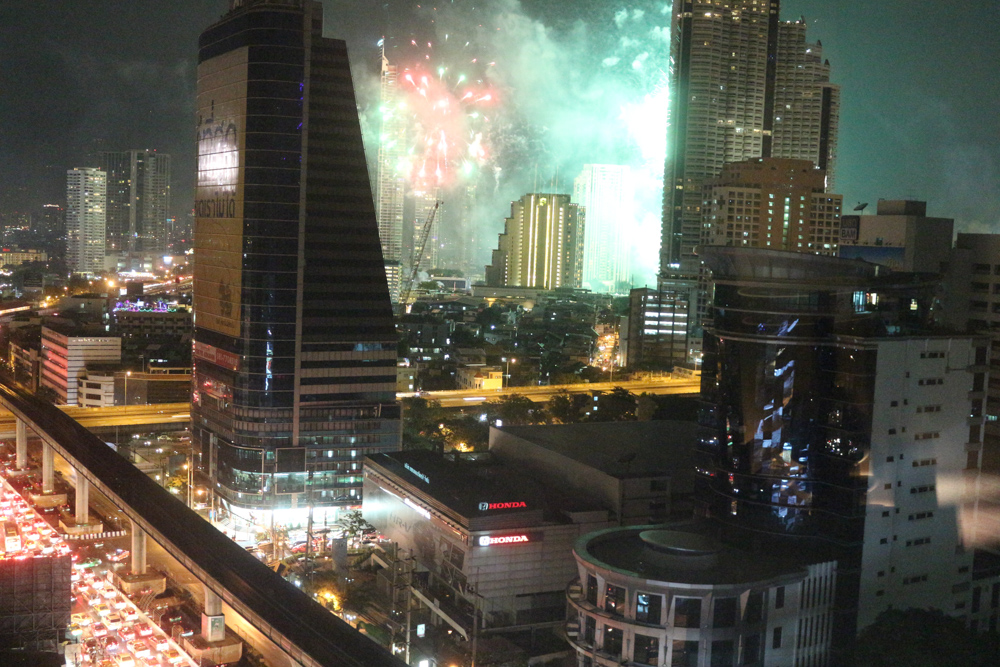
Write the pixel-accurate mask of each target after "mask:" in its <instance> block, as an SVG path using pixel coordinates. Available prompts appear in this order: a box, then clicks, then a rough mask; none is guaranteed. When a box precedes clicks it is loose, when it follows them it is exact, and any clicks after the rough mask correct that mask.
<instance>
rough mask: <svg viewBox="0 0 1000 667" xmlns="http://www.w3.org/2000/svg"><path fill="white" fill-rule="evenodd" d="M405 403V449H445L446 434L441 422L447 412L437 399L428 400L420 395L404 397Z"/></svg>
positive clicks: (403, 401)
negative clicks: (443, 432) (443, 431)
mask: <svg viewBox="0 0 1000 667" xmlns="http://www.w3.org/2000/svg"><path fill="white" fill-rule="evenodd" d="M402 404H403V449H431V450H434V451H442V450H443V449H444V443H445V439H444V435H443V434H442V433H441V424H442V422H443V421H444V417H445V413H444V411H443V410H442V409H441V404H440V403H439V402H437V401H428V400H427V399H426V398H421V397H420V396H412V397H410V398H404V399H403V400H402Z"/></svg>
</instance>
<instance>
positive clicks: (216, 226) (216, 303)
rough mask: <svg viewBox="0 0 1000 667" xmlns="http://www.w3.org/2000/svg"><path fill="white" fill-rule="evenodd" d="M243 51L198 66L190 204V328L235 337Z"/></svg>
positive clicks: (244, 91) (240, 219)
mask: <svg viewBox="0 0 1000 667" xmlns="http://www.w3.org/2000/svg"><path fill="white" fill-rule="evenodd" d="M247 59H248V52H247V48H246V47H243V48H240V49H236V50H234V51H230V52H228V53H225V54H223V55H220V56H216V57H215V58H210V59H209V60H206V61H205V62H203V63H201V64H200V65H198V99H197V118H198V130H197V144H198V176H197V183H196V185H195V202H194V213H195V219H194V257H195V262H194V308H195V318H196V320H195V321H196V324H197V325H198V326H199V327H205V328H206V329H211V330H212V331H217V332H219V333H221V334H225V335H227V336H233V337H239V335H240V319H241V312H240V310H241V309H240V291H241V288H242V267H243V164H242V160H241V156H243V155H244V152H243V151H244V149H245V146H246V133H245V121H246V98H247Z"/></svg>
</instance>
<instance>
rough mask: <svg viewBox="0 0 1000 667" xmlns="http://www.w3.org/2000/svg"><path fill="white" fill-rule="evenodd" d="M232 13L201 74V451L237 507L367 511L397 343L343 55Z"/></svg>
mask: <svg viewBox="0 0 1000 667" xmlns="http://www.w3.org/2000/svg"><path fill="white" fill-rule="evenodd" d="M322 30H323V18H322V6H321V5H320V3H318V2H308V1H306V2H303V1H302V0H285V1H283V2H275V1H273V0H272V1H264V0H247V1H243V0H234V2H233V3H232V7H231V9H230V11H229V13H227V14H226V15H224V16H223V17H222V18H221V19H220V20H219V21H218V22H217V23H215V24H214V25H212V26H210V27H209V28H208V29H207V30H205V32H204V33H202V35H201V38H200V40H199V57H198V63H199V64H198V100H197V104H198V111H197V120H198V125H197V141H198V177H197V189H196V201H195V215H196V218H195V235H194V238H195V274H194V310H195V335H194V373H195V376H194V377H195V379H194V388H193V395H192V420H193V424H192V435H193V438H194V441H195V442H196V443H198V444H200V446H201V451H202V456H203V460H202V464H203V466H204V467H205V468H206V469H207V470H208V471H209V473H210V475H211V477H212V479H213V481H214V482H216V484H215V486H216V491H217V493H218V494H219V495H221V497H222V498H223V499H224V501H227V502H228V503H229V504H230V505H231V506H236V507H243V508H251V509H261V510H267V509H280V508H296V507H306V506H307V505H308V506H319V507H323V506H327V507H330V506H351V505H358V504H359V503H360V496H361V490H360V489H361V470H360V467H361V460H362V458H363V457H364V455H365V454H367V453H370V452H377V451H391V450H395V449H398V446H399V412H398V407H397V404H396V402H395V365H396V362H395V360H396V335H395V329H394V325H393V320H392V311H391V306H390V302H389V292H388V289H387V286H386V278H385V270H384V266H383V260H382V252H381V247H380V244H379V236H378V226H377V222H376V217H375V207H374V202H373V200H372V191H371V186H370V183H369V179H368V171H367V166H366V162H365V155H364V147H363V144H362V139H361V128H360V123H359V121H358V114H357V104H356V101H355V97H354V89H353V85H352V82H351V72H350V67H349V64H348V60H347V49H346V45H345V44H344V42H342V41H339V40H333V39H327V38H324V37H323V36H322Z"/></svg>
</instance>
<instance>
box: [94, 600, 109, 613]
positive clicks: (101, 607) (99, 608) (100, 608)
mask: <svg viewBox="0 0 1000 667" xmlns="http://www.w3.org/2000/svg"><path fill="white" fill-rule="evenodd" d="M94 611H96V612H97V615H98V616H107V615H108V614H110V613H111V607H109V606H108V605H106V604H104V603H103V602H101V603H99V604H95V605H94Z"/></svg>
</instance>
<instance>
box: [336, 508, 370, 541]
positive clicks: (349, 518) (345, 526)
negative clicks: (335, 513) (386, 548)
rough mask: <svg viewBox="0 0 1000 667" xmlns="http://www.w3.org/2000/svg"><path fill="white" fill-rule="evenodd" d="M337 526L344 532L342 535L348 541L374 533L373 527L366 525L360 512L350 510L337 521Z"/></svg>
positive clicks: (366, 522)
mask: <svg viewBox="0 0 1000 667" xmlns="http://www.w3.org/2000/svg"><path fill="white" fill-rule="evenodd" d="M337 525H338V526H340V528H341V529H342V530H343V531H344V535H345V536H346V537H347V538H348V539H350V540H356V539H358V538H360V537H362V536H363V535H365V534H366V533H374V532H376V530H375V526H373V525H371V524H370V523H368V521H367V520H366V519H365V517H364V516H363V515H362V514H361V511H360V510H351V511H350V512H347V513H346V514H344V516H343V517H341V518H340V519H338V521H337Z"/></svg>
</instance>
